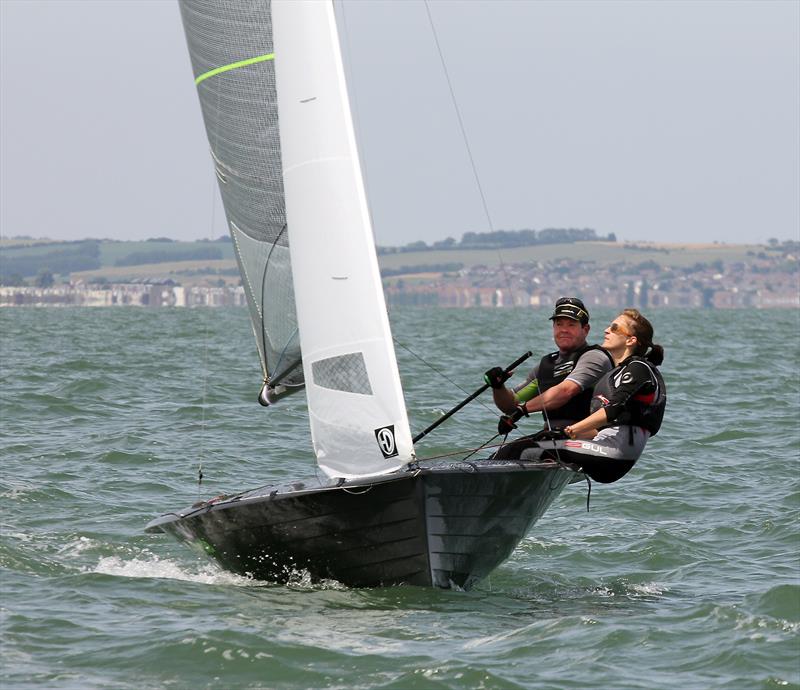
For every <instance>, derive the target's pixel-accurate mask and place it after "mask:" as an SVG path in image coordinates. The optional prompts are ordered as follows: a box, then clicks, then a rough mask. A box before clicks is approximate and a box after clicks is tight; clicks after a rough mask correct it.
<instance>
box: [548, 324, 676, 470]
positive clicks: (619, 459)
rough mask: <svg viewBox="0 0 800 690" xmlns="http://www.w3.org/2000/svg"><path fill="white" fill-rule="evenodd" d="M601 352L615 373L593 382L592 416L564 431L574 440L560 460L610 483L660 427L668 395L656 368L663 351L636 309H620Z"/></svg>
mask: <svg viewBox="0 0 800 690" xmlns="http://www.w3.org/2000/svg"><path fill="white" fill-rule="evenodd" d="M602 347H603V348H604V349H605V350H606V351H607V352H608V353H609V354H610V355H611V357H612V358H613V360H614V369H612V370H611V371H610V372H608V373H607V374H605V375H604V376H603V377H602V378H601V379H600V380H599V381H598V382H597V385H596V386H595V388H594V397H593V398H592V403H591V407H590V409H591V410H592V413H591V414H590V415H589V416H588V417H586V418H585V419H582V420H581V421H579V422H576V423H575V424H571V425H570V426H567V427H565V428H564V433H565V434H566V435H567V436H568V437H569V438H570V439H576V440H570V441H566V442H564V445H563V449H564V451H563V452H562V453H561V455H562V460H566V461H567V462H572V463H575V464H577V465H580V466H581V468H582V470H583V472H585V473H586V474H588V475H589V476H590V477H591V478H592V479H595V480H596V481H599V482H614V481H616V480H617V479H619V478H620V477H622V476H624V475H625V474H626V473H627V472H628V470H630V469H631V467H633V465H634V463H635V462H636V461H637V460H638V459H639V456H640V455H641V454H642V451H643V450H644V447H645V444H646V443H647V439H649V438H650V436H652V435H654V434H655V433H657V432H658V430H659V428H660V427H661V420H662V418H663V416H664V408H665V406H666V402H667V395H666V388H665V386H664V379H662V378H661V373H660V372H659V371H658V369H657V368H656V367H657V366H658V365H659V364H661V362H662V361H663V360H664V348H662V347H661V346H660V345H656V344H654V343H653V326H652V325H651V324H650V322H649V321H648V320H647V319H646V318H645V317H644V316H642V314H640V313H639V311H638V310H636V309H625V310H624V311H623V312H622V313H621V314H620V315H619V316H617V317H616V318H615V319H614V320H613V321H612V322H611V325H610V326H609V327H608V328H606V330H605V338H604V339H603V343H602ZM578 439H586V440H578Z"/></svg>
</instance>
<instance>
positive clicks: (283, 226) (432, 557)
mask: <svg viewBox="0 0 800 690" xmlns="http://www.w3.org/2000/svg"><path fill="white" fill-rule="evenodd" d="M180 8H181V14H182V19H183V24H184V29H185V32H186V37H187V42H188V46H189V52H190V55H191V61H192V67H193V70H194V75H195V82H196V84H197V89H198V94H199V98H200V104H201V108H202V112H203V117H204V121H205V125H206V130H207V134H208V140H209V144H210V146H211V155H212V158H213V161H214V166H215V169H216V174H217V177H218V178H219V187H220V190H221V193H222V199H223V204H224V207H225V212H226V216H227V221H228V227H229V229H230V233H231V237H232V239H233V244H234V247H235V251H236V257H237V261H238V265H239V269H240V271H241V274H242V282H243V285H244V288H245V292H246V294H247V300H248V305H249V310H250V316H251V319H252V325H253V330H254V333H255V336H256V345H257V348H258V353H259V357H260V360H261V364H262V368H263V372H264V386H263V388H262V391H261V394H260V396H259V401H260V402H261V403H262V404H267V405H269V404H272V403H275V402H277V401H278V400H279V399H280V398H281V397H282V396H284V395H286V394H288V393H291V392H293V391H298V390H300V389H302V388H305V393H306V396H307V402H308V411H309V419H310V424H311V436H312V442H313V452H314V454H315V456H316V462H317V464H318V466H319V468H320V469H321V470H322V472H323V473H324V475H325V477H326V478H325V479H323V480H312V481H309V482H305V481H301V482H294V483H291V484H289V485H285V486H267V487H263V488H259V489H255V490H252V491H245V492H242V493H238V494H236V495H233V496H224V497H217V498H214V499H211V500H208V501H202V502H200V503H196V504H195V505H193V506H191V507H189V508H186V509H184V510H179V511H175V512H170V513H167V514H165V515H163V516H161V517H159V518H157V519H155V520H153V521H152V522H150V524H148V525H147V528H146V529H147V531H148V532H151V533H160V532H163V533H167V534H170V535H172V536H173V537H176V538H177V539H178V540H181V541H184V542H187V543H189V544H190V545H192V546H194V547H196V548H198V549H199V550H200V551H202V552H204V553H206V554H208V555H210V556H211V557H213V558H214V559H216V560H217V561H218V562H219V563H220V564H221V565H222V566H223V567H224V568H227V569H229V570H231V571H234V572H237V573H241V574H248V575H250V576H252V577H254V578H258V579H265V580H273V581H278V582H285V581H288V580H290V579H291V578H292V577H295V576H296V575H297V573H301V572H304V571H307V572H308V573H309V574H310V576H311V578H312V579H315V580H318V579H334V580H338V581H339V582H341V583H343V584H345V585H349V586H364V587H372V586H386V585H397V584H410V585H422V586H435V587H442V588H451V587H458V588H465V589H466V588H469V587H470V586H471V585H473V584H474V583H475V582H477V581H478V580H479V579H481V578H482V577H484V576H486V575H487V574H488V573H489V572H490V571H492V570H493V569H494V568H495V567H496V566H497V565H499V564H500V563H501V562H502V561H504V560H505V559H506V558H508V556H509V555H510V554H511V552H512V551H513V550H514V548H515V547H516V545H517V544H518V543H519V541H520V540H521V539H522V538H523V537H524V536H525V534H526V533H527V532H528V530H529V529H530V528H531V526H532V525H533V523H534V522H535V521H536V520H537V519H538V518H539V517H540V516H541V515H542V514H543V513H544V511H545V510H546V509H547V507H548V506H549V505H550V504H551V503H552V501H553V500H554V499H555V498H556V497H557V496H558V494H559V493H560V492H561V490H562V488H563V487H564V486H565V485H566V484H567V483H569V482H570V480H573V479H574V478H575V477H576V474H575V472H573V471H571V470H570V469H568V468H567V467H565V466H563V465H561V464H557V463H533V462H522V461H513V462H510V461H494V460H478V461H472V462H456V463H447V464H439V463H426V462H424V461H418V459H417V458H416V456H415V452H414V442H413V440H412V435H411V431H410V428H409V422H408V418H407V415H406V407H405V402H404V398H403V390H402V387H401V384H400V377H399V374H398V368H397V362H396V358H395V352H394V347H393V344H392V337H391V331H390V327H389V320H388V316H387V312H386V305H385V302H384V296H383V289H382V284H381V279H380V273H379V269H378V262H377V257H376V253H375V246H374V240H373V234H372V227H371V222H370V215H369V211H368V206H367V200H366V195H365V192H364V185H363V180H362V176H361V169H360V163H359V157H358V153H357V148H356V139H355V134H354V130H353V124H352V119H351V114H350V105H349V101H348V96H347V90H346V85H345V79H344V70H343V66H342V60H341V55H340V50H339V42H338V35H337V28H336V17H335V13H334V8H333V4H332V3H331V2H329V1H327V0H326V1H319V0H310V1H305V0H288V1H279V0H273V2H271V3H270V2H269V1H268V0H260V1H255V2H247V3H242V2H239V1H236V0H224V1H223V0H183V1H182V2H181V3H180ZM309 456H310V454H309Z"/></svg>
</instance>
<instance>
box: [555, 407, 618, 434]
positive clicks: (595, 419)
mask: <svg viewBox="0 0 800 690" xmlns="http://www.w3.org/2000/svg"><path fill="white" fill-rule="evenodd" d="M606 424H608V415H607V414H606V408H605V407H601V408H600V409H599V410H597V412H592V414H590V415H589V416H588V417H586V418H585V419H582V420H581V421H580V422H575V424H570V425H569V426H568V427H566V428H565V429H564V432H565V433H566V434H567V436H569V437H570V438H594V437H595V436H596V435H597V430H598V429H599V428H600V427H601V426H605V425H606Z"/></svg>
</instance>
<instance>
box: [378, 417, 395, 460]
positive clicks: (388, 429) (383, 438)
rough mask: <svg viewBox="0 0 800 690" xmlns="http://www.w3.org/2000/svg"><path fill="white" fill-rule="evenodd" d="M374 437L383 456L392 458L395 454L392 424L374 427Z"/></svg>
mask: <svg viewBox="0 0 800 690" xmlns="http://www.w3.org/2000/svg"><path fill="white" fill-rule="evenodd" d="M375 438H376V439H377V441H378V447H379V448H380V449H381V453H383V457H384V458H393V457H394V456H395V455H397V443H396V442H395V440H394V424H392V425H391V426H384V427H381V428H380V429H375Z"/></svg>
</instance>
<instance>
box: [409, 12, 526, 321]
mask: <svg viewBox="0 0 800 690" xmlns="http://www.w3.org/2000/svg"><path fill="white" fill-rule="evenodd" d="M424 3H425V12H426V13H427V15H428V23H429V24H430V27H431V33H432V34H433V40H434V43H435V44H436V51H437V52H438V53H439V61H440V62H441V63H442V71H443V72H444V78H445V81H446V82H447V88H448V89H449V90H450V100H451V101H452V102H453V109H454V110H455V112H456V118H457V120H458V127H459V129H460V130H461V138H462V139H463V140H464V148H465V149H466V151H467V157H468V158H469V163H470V166H471V167H472V174H473V176H474V177H475V184H476V185H477V187H478V193H479V195H480V197H481V203H482V204H483V212H484V213H485V214H486V222H487V224H488V226H489V231H490V232H494V222H493V221H492V216H491V214H490V213H489V205H488V204H487V202H486V195H485V194H484V192H483V185H482V184H481V178H480V176H479V175H478V167H477V166H476V165H475V158H474V157H473V155H472V148H471V147H470V145H469V137H467V130H466V127H464V120H463V119H462V117H461V110H460V108H459V107H458V101H457V99H456V92H455V89H453V83H452V81H451V80H450V72H449V71H448V69H447V64H446V62H445V59H444V53H443V52H442V46H441V44H440V43H439V36H438V34H437V33H436V26H435V25H434V23H433V17H432V16H431V8H430V6H429V4H428V0H424ZM497 257H498V259H499V260H500V270H501V271H502V272H503V276H504V277H505V279H506V285H507V287H508V293H509V295H510V296H511V304H512V306H513V304H514V302H515V301H516V300H515V299H514V289H513V288H512V287H511V278H510V277H509V275H508V271H507V270H506V265H505V263H504V262H503V256H502V254H501V253H500V250H499V249H498V250H497Z"/></svg>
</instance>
